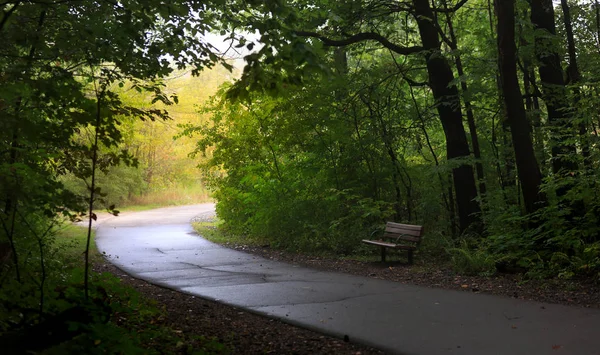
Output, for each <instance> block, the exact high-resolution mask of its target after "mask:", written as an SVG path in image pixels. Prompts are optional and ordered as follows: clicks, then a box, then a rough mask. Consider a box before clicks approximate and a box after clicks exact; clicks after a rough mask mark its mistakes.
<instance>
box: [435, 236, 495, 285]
mask: <svg viewBox="0 0 600 355" xmlns="http://www.w3.org/2000/svg"><path fill="white" fill-rule="evenodd" d="M447 252H448V254H449V255H450V260H451V262H452V268H453V269H454V271H455V272H457V273H459V274H461V275H481V276H490V275H493V274H494V273H495V272H496V261H497V260H496V258H495V257H494V256H493V255H491V254H489V252H488V251H487V250H485V248H481V247H480V248H477V249H474V248H473V246H470V245H469V242H468V241H465V240H463V241H462V242H461V243H460V246H459V247H454V248H449V249H447Z"/></svg>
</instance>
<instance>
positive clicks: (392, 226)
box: [383, 222, 423, 244]
mask: <svg viewBox="0 0 600 355" xmlns="http://www.w3.org/2000/svg"><path fill="white" fill-rule="evenodd" d="M383 236H384V237H385V238H397V239H400V240H404V241H407V242H413V243H416V244H419V243H420V242H421V237H422V236H423V226H415V225H412V224H400V223H395V222H387V223H386V225H385V231H384V232H383Z"/></svg>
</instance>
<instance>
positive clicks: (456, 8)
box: [433, 0, 469, 13]
mask: <svg viewBox="0 0 600 355" xmlns="http://www.w3.org/2000/svg"><path fill="white" fill-rule="evenodd" d="M467 1H469V0H461V1H459V2H458V3H457V4H456V5H454V7H451V8H445V9H433V11H434V12H441V13H451V12H456V11H458V10H459V9H460V8H461V7H463V5H464V4H466V3H467Z"/></svg>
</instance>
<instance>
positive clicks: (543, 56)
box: [531, 0, 577, 196]
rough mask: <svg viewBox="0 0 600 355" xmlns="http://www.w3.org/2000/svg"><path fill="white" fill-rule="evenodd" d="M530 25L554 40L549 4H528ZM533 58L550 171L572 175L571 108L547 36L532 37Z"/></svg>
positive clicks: (545, 0) (543, 0) (546, 0)
mask: <svg viewBox="0 0 600 355" xmlns="http://www.w3.org/2000/svg"><path fill="white" fill-rule="evenodd" d="M531 22H532V23H533V26H534V29H536V30H537V31H545V32H547V33H548V34H550V36H556V25H555V23H554V7H553V6H552V0H531ZM535 54H536V57H537V59H538V60H539V62H540V66H539V74H540V80H541V83H542V96H543V98H544V102H545V103H546V107H547V109H548V123H549V124H550V126H551V128H552V129H553V131H554V132H553V133H554V134H553V135H554V136H555V139H556V141H555V142H554V144H553V145H552V158H553V160H552V170H553V172H554V173H555V174H558V173H561V172H562V173H568V172H572V171H575V170H577V163H576V162H573V161H572V160H571V159H569V157H573V156H574V155H575V154H576V148H575V145H574V144H571V143H565V141H567V140H568V139H569V137H570V136H572V133H574V129H573V127H572V124H571V122H570V121H571V118H570V117H569V116H570V114H569V113H571V111H572V108H571V106H570V105H569V103H568V97H567V92H566V89H565V81H564V73H563V70H562V67H561V63H560V57H559V55H558V53H557V52H556V51H555V50H553V49H552V43H550V41H549V40H548V38H547V36H536V38H535ZM568 190H569V188H568V187H566V188H561V189H559V190H558V191H557V194H558V195H559V196H561V195H565V194H566V193H567V191H568Z"/></svg>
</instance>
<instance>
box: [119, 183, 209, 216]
mask: <svg viewBox="0 0 600 355" xmlns="http://www.w3.org/2000/svg"><path fill="white" fill-rule="evenodd" d="M212 201H213V199H212V197H211V196H210V192H209V191H208V190H206V188H205V187H204V186H202V185H192V186H187V185H176V186H173V187H170V188H169V189H166V190H159V191H150V192H147V193H144V194H142V195H139V196H132V197H131V198H130V199H128V200H127V201H126V202H124V203H123V205H122V207H121V206H119V208H117V209H119V210H122V211H143V210H147V209H152V208H158V207H167V206H181V205H191V204H196V203H204V202H212Z"/></svg>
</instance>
